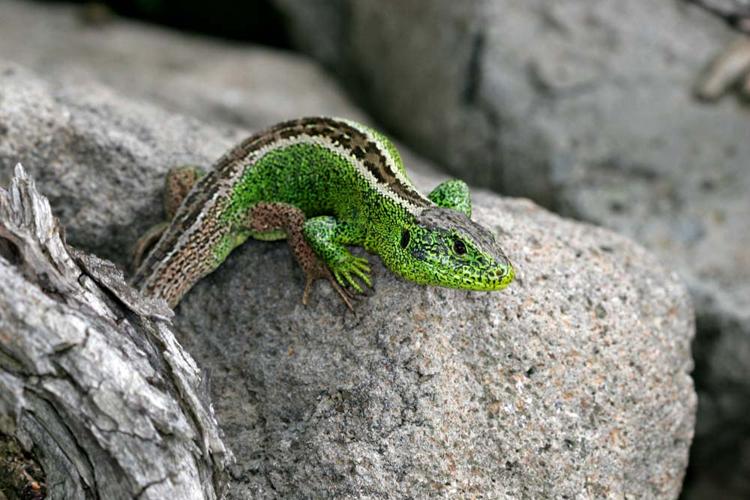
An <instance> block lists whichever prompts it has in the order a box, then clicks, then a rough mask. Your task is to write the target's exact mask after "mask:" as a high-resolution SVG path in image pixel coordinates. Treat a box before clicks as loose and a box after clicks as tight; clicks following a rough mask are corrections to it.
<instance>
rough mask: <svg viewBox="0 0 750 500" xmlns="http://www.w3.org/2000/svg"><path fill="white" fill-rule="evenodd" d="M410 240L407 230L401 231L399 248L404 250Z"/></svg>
mask: <svg viewBox="0 0 750 500" xmlns="http://www.w3.org/2000/svg"><path fill="white" fill-rule="evenodd" d="M410 239H411V234H410V233H409V230H408V229H404V230H403V231H401V248H406V247H407V246H408V245H409V240H410Z"/></svg>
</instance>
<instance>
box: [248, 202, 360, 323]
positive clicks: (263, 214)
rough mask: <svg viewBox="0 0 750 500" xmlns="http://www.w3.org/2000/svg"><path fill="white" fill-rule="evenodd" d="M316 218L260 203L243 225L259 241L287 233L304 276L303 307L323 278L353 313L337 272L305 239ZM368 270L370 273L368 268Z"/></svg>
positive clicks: (279, 205) (292, 208) (286, 206)
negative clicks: (307, 218)
mask: <svg viewBox="0 0 750 500" xmlns="http://www.w3.org/2000/svg"><path fill="white" fill-rule="evenodd" d="M318 219H321V217H315V218H312V219H309V220H306V219H305V214H304V212H302V210H300V209H299V208H297V207H295V206H293V205H290V204H287V203H263V202H261V203H258V204H256V205H254V206H253V207H252V208H251V209H250V212H249V214H248V219H247V224H246V226H247V229H249V230H250V231H251V232H252V233H253V236H260V237H261V239H267V238H265V237H264V236H265V235H274V236H275V235H277V234H278V233H279V232H280V231H283V232H284V233H285V234H286V238H287V242H288V243H289V247H290V248H291V250H292V253H293V254H294V257H295V259H296V260H297V262H298V263H299V265H300V267H301V268H302V270H303V271H304V273H305V290H304V292H303V294H302V303H303V304H305V305H307V300H308V297H309V295H310V290H311V288H312V284H313V283H314V282H315V281H316V280H318V279H322V278H324V279H327V280H328V281H329V282H330V283H331V286H332V287H333V289H334V290H335V291H336V293H338V294H339V296H340V297H341V300H343V301H344V303H345V304H346V307H348V308H349V310H351V311H354V307H353V306H352V302H351V296H350V294H349V293H348V292H347V291H346V289H345V288H344V283H342V280H341V279H340V278H339V276H340V271H338V272H337V270H336V268H330V267H329V265H328V263H327V261H325V257H324V256H323V255H321V254H318V253H316V249H315V248H314V245H313V244H311V243H312V242H311V241H310V239H309V238H308V231H309V229H308V226H309V227H311V228H314V227H315V226H317V224H318V222H317V220H318ZM313 233H315V234H317V231H316V230H313ZM313 241H316V242H317V241H318V239H317V236H313ZM347 252H348V251H347ZM350 255H351V254H350ZM332 270H333V272H332ZM367 270H368V271H369V268H367ZM368 281H369V278H368Z"/></svg>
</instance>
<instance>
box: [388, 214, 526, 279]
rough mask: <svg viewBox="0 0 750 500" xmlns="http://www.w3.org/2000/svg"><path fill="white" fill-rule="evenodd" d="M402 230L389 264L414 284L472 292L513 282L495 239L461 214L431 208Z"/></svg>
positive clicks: (511, 273)
mask: <svg viewBox="0 0 750 500" xmlns="http://www.w3.org/2000/svg"><path fill="white" fill-rule="evenodd" d="M400 229H401V233H400V235H397V236H395V238H394V239H397V238H399V239H398V241H397V242H396V243H397V244H398V248H396V249H395V251H393V252H389V254H390V255H389V256H388V258H386V259H384V261H385V263H386V265H387V266H388V267H389V268H391V269H392V270H394V271H395V272H397V273H398V274H401V275H402V276H404V277H405V278H407V279H409V280H411V281H415V282H417V283H421V284H426V285H436V286H444V287H448V288H463V289H467V290H501V289H503V288H505V287H506V286H508V284H510V282H511V281H513V277H514V271H513V266H512V265H511V263H510V261H509V260H508V257H506V256H505V253H504V252H503V250H502V249H501V248H500V246H499V245H498V244H497V242H496V241H495V237H494V235H493V234H492V233H491V232H490V231H488V230H487V229H485V228H483V227H482V226H480V225H479V224H477V223H476V222H474V221H472V220H471V219H470V218H469V217H467V216H466V215H465V214H463V213H462V212H458V211H456V210H452V209H449V208H441V207H430V208H427V209H425V210H424V211H423V212H422V213H421V214H419V215H417V216H415V217H414V219H413V220H412V221H410V222H408V223H406V224H405V225H403V226H402V227H401V228H400ZM393 259H395V260H396V261H395V262H389V261H392V260H393Z"/></svg>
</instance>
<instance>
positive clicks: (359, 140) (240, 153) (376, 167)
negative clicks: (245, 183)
mask: <svg viewBox="0 0 750 500" xmlns="http://www.w3.org/2000/svg"><path fill="white" fill-rule="evenodd" d="M299 135H308V136H312V137H325V138H328V139H330V140H331V141H332V142H333V143H334V144H338V145H339V146H341V147H342V148H344V149H345V150H347V151H351V152H352V154H353V155H354V156H355V157H356V158H357V159H359V160H360V161H361V162H362V164H363V165H364V166H365V168H366V169H367V170H368V171H369V172H370V173H371V174H372V175H373V177H375V179H376V180H377V181H378V182H379V183H380V184H383V185H384V186H387V187H388V188H389V189H391V191H393V192H394V193H395V194H396V195H398V196H399V197H400V198H402V199H404V200H407V201H408V202H410V203H412V204H413V205H416V206H418V207H425V206H429V205H430V203H429V202H428V201H426V200H425V199H424V197H422V195H420V194H419V193H418V192H417V191H416V190H415V189H414V188H413V187H412V186H410V185H408V184H406V183H404V182H402V181H401V180H400V179H399V178H398V177H396V173H395V172H394V171H393V169H392V167H391V166H390V165H388V161H387V160H386V158H385V156H384V152H383V151H381V150H380V148H378V145H377V144H376V143H375V142H373V141H371V140H370V139H369V138H368V137H367V135H366V134H365V133H364V132H362V131H360V130H359V129H357V128H355V127H353V126H351V125H349V124H348V123H346V122H343V121H340V120H336V119H333V118H321V117H311V118H300V119H298V120H291V121H286V122H283V123H279V124H278V125H275V126H273V127H271V128H270V129H267V130H265V131H263V132H260V133H257V134H255V135H252V136H250V137H248V138H247V139H245V140H244V141H242V142H241V143H240V144H239V145H237V146H236V147H235V148H233V149H232V150H231V151H229V152H228V153H227V154H225V155H224V156H223V157H221V158H220V159H219V161H218V162H217V163H216V165H215V167H214V168H215V170H225V169H231V168H233V167H234V166H235V165H236V163H237V162H238V161H242V160H243V159H244V158H247V156H248V155H250V154H251V153H252V152H253V151H257V150H258V149H260V148H262V147H264V146H267V145H268V144H272V143H273V142H276V141H279V140H282V139H290V138H293V137H296V136H299Z"/></svg>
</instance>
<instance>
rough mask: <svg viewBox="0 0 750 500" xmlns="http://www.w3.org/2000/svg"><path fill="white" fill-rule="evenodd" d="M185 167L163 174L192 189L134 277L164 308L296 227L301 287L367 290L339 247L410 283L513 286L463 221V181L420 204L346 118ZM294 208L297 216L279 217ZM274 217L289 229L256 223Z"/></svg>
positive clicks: (285, 128)
mask: <svg viewBox="0 0 750 500" xmlns="http://www.w3.org/2000/svg"><path fill="white" fill-rule="evenodd" d="M187 172H188V173H189V174H190V175H187V177H186V176H185V173H186V170H184V169H183V170H176V171H174V172H173V173H172V175H173V176H175V175H176V176H177V177H178V178H182V179H183V180H184V179H186V178H187V179H197V182H195V185H194V186H192V188H191V189H190V190H189V192H187V193H185V192H180V193H178V194H177V195H176V196H178V197H181V198H178V200H179V199H182V198H184V199H182V203H181V204H180V205H179V208H178V209H177V210H176V213H175V214H174V218H173V219H172V222H171V224H170V225H169V227H168V228H166V230H165V231H164V232H163V234H161V237H160V239H159V240H158V242H156V244H155V245H154V247H153V249H152V250H151V252H150V253H149V254H148V256H147V257H146V258H145V260H144V261H143V262H142V263H141V264H140V266H139V268H138V270H137V272H136V275H135V277H134V280H133V281H134V284H135V285H136V286H138V287H139V288H140V289H141V290H142V291H143V292H144V293H146V294H148V295H152V296H157V297H162V298H165V299H166V300H167V301H168V302H169V303H170V304H171V305H172V306H174V305H176V304H177V303H178V302H179V300H180V299H181V298H182V296H183V295H184V294H185V293H186V292H187V291H188V290H189V289H190V287H192V285H193V284H194V283H195V282H197V281H198V280H199V279H200V278H201V277H203V276H205V275H206V274H208V273H210V272H211V271H213V270H214V269H216V268H217V267H218V266H219V265H220V264H221V263H222V262H223V261H224V260H225V259H226V257H227V256H228V255H229V253H230V252H231V251H232V250H233V249H234V248H236V247H237V246H238V245H240V244H242V243H243V242H244V241H245V240H247V239H248V238H249V237H253V238H256V239H263V240H272V239H280V238H284V237H286V236H287V235H289V234H292V233H293V231H295V230H297V231H301V234H302V235H303V236H304V240H301V239H300V242H299V244H298V245H297V246H296V247H295V248H294V250H295V255H296V256H297V258H298V260H300V261H301V263H302V261H303V260H304V259H303V258H301V257H300V256H301V255H302V256H304V255H306V254H305V251H306V249H305V248H304V247H305V246H307V245H309V249H311V250H312V252H314V256H313V259H315V258H317V259H319V260H320V261H321V262H322V263H323V264H324V265H325V267H323V266H321V269H323V273H322V274H321V273H320V272H319V273H318V274H314V273H312V272H311V271H309V269H308V268H311V267H310V266H309V265H308V266H307V267H305V270H306V273H307V274H308V282H309V281H310V280H311V279H315V278H319V277H329V278H330V279H331V281H332V282H334V280H335V282H334V285H335V284H336V283H338V285H340V286H341V287H346V288H350V289H354V290H356V291H358V292H362V290H363V285H371V278H370V267H369V263H368V261H367V260H366V259H364V258H361V257H356V256H354V255H352V253H351V252H350V251H349V249H348V248H347V247H349V246H360V247H363V248H364V249H365V250H366V251H367V252H369V253H373V254H376V255H378V256H379V257H380V258H381V260H382V261H383V263H384V264H385V265H386V267H388V269H390V270H391V271H392V272H394V273H395V274H397V275H399V276H401V277H403V278H405V279H407V280H410V281H413V282H416V283H420V284H427V285H436V286H444V287H450V288H463V289H468V290H500V289H502V288H504V287H506V286H507V285H508V284H509V283H510V282H511V281H512V280H513V276H514V271H513V267H512V266H511V264H510V262H509V260H508V258H507V257H506V256H505V254H504V253H503V251H502V250H501V248H500V247H499V245H498V244H497V242H496V241H495V237H494V236H493V235H492V233H490V232H489V231H487V230H486V229H485V228H483V227H481V226H480V225H478V224H476V223H475V222H473V221H472V220H471V219H470V217H471V199H470V195H469V190H468V187H467V186H466V184H465V183H463V182H462V181H459V180H451V181H447V182H444V183H442V184H440V185H439V186H438V187H437V188H435V190H433V191H432V192H431V193H430V195H429V196H428V197H424V196H423V195H421V194H420V193H419V192H418V191H417V190H416V189H415V188H414V186H413V185H412V183H411V181H410V180H409V179H408V177H407V175H406V170H405V169H404V166H403V163H402V161H401V158H400V156H399V154H398V152H397V151H396V148H395V147H394V146H393V144H391V142H390V141H388V139H386V138H385V137H384V136H383V135H381V134H380V133H378V132H376V131H374V130H372V129H370V128H368V127H365V126H363V125H360V124H356V123H354V122H350V121H346V120H340V119H333V118H323V117H314V118H303V119H300V120H295V121H290V122H284V123H282V124H279V125H276V126H274V127H272V128H270V129H268V130H267V131H265V132H262V133H260V134H256V135H255V136H252V137H251V138H249V139H247V140H246V141H244V142H243V143H242V144H240V145H238V146H237V147H235V148H234V149H233V150H232V151H230V152H229V153H227V154H226V155H224V157H222V158H221V159H220V160H219V161H218V163H217V164H216V165H215V166H214V169H213V170H212V171H211V172H210V173H208V174H207V175H205V176H202V177H200V175H199V174H196V171H195V170H188V171H187ZM199 177H200V178H199ZM172 184H175V182H172ZM183 184H185V183H184V182H183ZM184 187H185V186H184V185H183V187H182V188H181V190H182V191H185V189H184ZM177 191H180V190H177ZM168 201H169V202H170V203H168V205H170V204H171V205H172V206H176V203H175V200H174V199H171V198H170V199H169V200H168ZM298 212H300V217H299V220H297V218H294V217H292V218H289V217H288V216H289V214H296V213H298ZM302 214H303V215H304V217H302ZM168 215H171V214H168ZM282 215H283V217H282ZM273 216H279V217H280V218H281V219H283V220H287V219H288V220H292V219H294V220H295V221H297V222H294V223H291V222H289V223H279V222H273V223H272V224H271V225H268V224H265V223H264V222H263V221H265V220H266V219H267V218H268V217H273ZM279 217H277V218H279ZM284 217H286V218H284ZM268 220H276V219H273V218H272V219H268ZM263 224H265V225H263ZM259 227H262V228H260V229H259ZM151 237H153V235H152V236H151ZM290 241H291V239H290ZM303 267H304V266H303ZM326 269H327V270H330V274H329V275H328V276H326V273H327V271H326ZM340 293H341V292H340ZM342 297H343V295H342ZM344 300H345V301H346V298H344ZM346 302H347V305H349V306H350V303H349V302H348V301H346Z"/></svg>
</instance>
